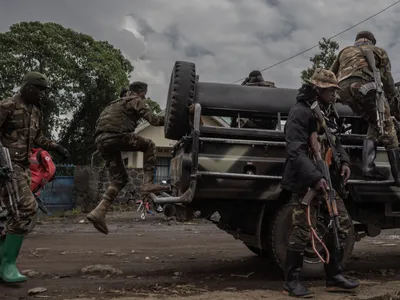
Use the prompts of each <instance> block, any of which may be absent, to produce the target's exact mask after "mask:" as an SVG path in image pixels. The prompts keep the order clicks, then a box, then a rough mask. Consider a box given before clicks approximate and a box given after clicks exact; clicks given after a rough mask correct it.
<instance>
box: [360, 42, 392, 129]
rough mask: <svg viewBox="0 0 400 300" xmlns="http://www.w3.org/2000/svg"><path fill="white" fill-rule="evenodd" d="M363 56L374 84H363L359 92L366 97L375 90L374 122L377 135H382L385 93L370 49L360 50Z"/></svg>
mask: <svg viewBox="0 0 400 300" xmlns="http://www.w3.org/2000/svg"><path fill="white" fill-rule="evenodd" d="M362 51H363V54H364V56H365V59H366V60H367V62H368V65H369V67H370V68H371V69H372V71H373V73H374V82H370V83H367V84H364V85H363V86H362V87H361V88H360V92H361V93H362V94H363V95H366V94H367V93H368V92H369V91H371V90H375V92H376V97H375V103H376V120H377V123H378V129H379V133H380V134H381V135H382V134H383V133H384V129H383V121H384V119H385V116H384V113H385V101H387V100H386V97H385V93H384V92H383V90H382V80H381V73H380V71H379V70H378V69H377V68H376V65H375V56H374V53H373V52H372V50H371V49H362Z"/></svg>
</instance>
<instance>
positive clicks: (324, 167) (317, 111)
mask: <svg viewBox="0 0 400 300" xmlns="http://www.w3.org/2000/svg"><path fill="white" fill-rule="evenodd" d="M311 110H312V111H313V113H314V116H315V117H316V119H317V121H318V123H319V124H320V126H321V127H322V129H323V131H324V133H325V137H326V140H327V141H328V144H329V150H328V152H329V151H330V152H331V154H332V159H330V158H329V157H326V159H325V160H323V159H318V157H317V167H318V169H319V170H320V171H321V172H322V174H323V176H324V178H325V180H326V181H327V183H328V188H329V189H328V191H327V193H326V195H325V200H326V205H327V208H328V213H329V218H330V222H329V225H330V226H331V227H332V233H333V236H334V241H335V247H336V248H337V249H339V248H340V244H339V237H338V227H339V212H338V209H337V204H336V191H335V188H334V187H333V184H332V179H331V174H330V170H329V160H330V162H331V163H333V166H334V169H335V172H336V173H337V174H339V176H340V174H341V172H340V171H341V163H340V157H339V155H338V152H337V149H336V145H335V142H334V138H335V137H334V136H333V135H332V133H331V132H330V129H329V127H328V126H327V125H326V122H325V118H324V115H323V114H322V111H321V108H320V106H319V104H318V102H317V101H315V102H314V103H313V104H312V105H311ZM328 154H329V153H327V154H326V156H328ZM338 188H340V189H342V188H343V190H344V191H346V190H345V186H344V181H343V179H342V178H341V179H340V184H339V186H338ZM345 195H346V197H347V191H346V194H345Z"/></svg>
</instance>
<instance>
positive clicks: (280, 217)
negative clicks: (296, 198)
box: [269, 203, 356, 276]
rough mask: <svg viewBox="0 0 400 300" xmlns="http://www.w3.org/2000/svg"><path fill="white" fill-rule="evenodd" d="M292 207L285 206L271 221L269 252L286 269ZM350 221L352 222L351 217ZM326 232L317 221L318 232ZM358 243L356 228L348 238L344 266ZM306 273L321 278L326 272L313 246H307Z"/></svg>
mask: <svg viewBox="0 0 400 300" xmlns="http://www.w3.org/2000/svg"><path fill="white" fill-rule="evenodd" d="M291 218H292V205H291V203H288V204H285V205H284V206H282V207H280V208H279V209H278V210H277V211H276V214H275V216H274V217H273V218H272V219H271V223H270V230H269V232H270V236H269V250H270V255H271V257H272V259H273V261H274V262H275V263H276V264H277V265H278V266H279V267H280V268H281V269H283V268H284V265H285V261H286V249H287V241H288V239H289V236H290V233H291V227H292V220H291ZM349 219H350V221H351V222H352V220H351V218H350V216H349ZM318 230H326V227H325V225H324V222H323V221H322V220H318V221H317V231H318ZM355 242H356V237H355V231H354V227H353V226H352V229H351V231H350V232H349V235H348V237H347V242H346V248H345V251H344V252H345V253H344V257H343V260H342V264H343V266H344V265H345V264H346V261H347V260H348V259H349V258H350V256H351V254H352V252H353V249H354V244H355ZM303 269H304V273H305V274H307V275H308V276H320V275H321V274H323V272H324V266H323V263H322V262H321V261H320V260H319V259H318V257H317V256H316V254H315V253H314V252H313V251H312V248H311V246H310V245H309V246H307V248H306V251H305V252H304V266H303Z"/></svg>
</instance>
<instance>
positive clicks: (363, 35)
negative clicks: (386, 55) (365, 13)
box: [356, 30, 376, 45]
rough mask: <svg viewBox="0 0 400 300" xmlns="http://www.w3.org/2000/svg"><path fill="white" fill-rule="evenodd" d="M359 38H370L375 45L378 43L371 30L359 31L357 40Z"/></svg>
mask: <svg viewBox="0 0 400 300" xmlns="http://www.w3.org/2000/svg"><path fill="white" fill-rule="evenodd" d="M359 39H367V40H370V41H371V42H372V43H373V44H374V45H375V44H376V39H375V36H374V35H373V34H372V32H371V31H366V30H364V31H360V32H359V33H357V36H356V41H357V40H359Z"/></svg>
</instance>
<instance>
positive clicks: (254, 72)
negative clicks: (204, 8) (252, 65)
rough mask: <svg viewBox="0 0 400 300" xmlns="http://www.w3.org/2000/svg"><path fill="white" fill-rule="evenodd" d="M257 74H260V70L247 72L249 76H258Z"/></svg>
mask: <svg viewBox="0 0 400 300" xmlns="http://www.w3.org/2000/svg"><path fill="white" fill-rule="evenodd" d="M258 76H262V75H261V72H260V71H257V70H254V71H251V72H250V74H249V77H258Z"/></svg>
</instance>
